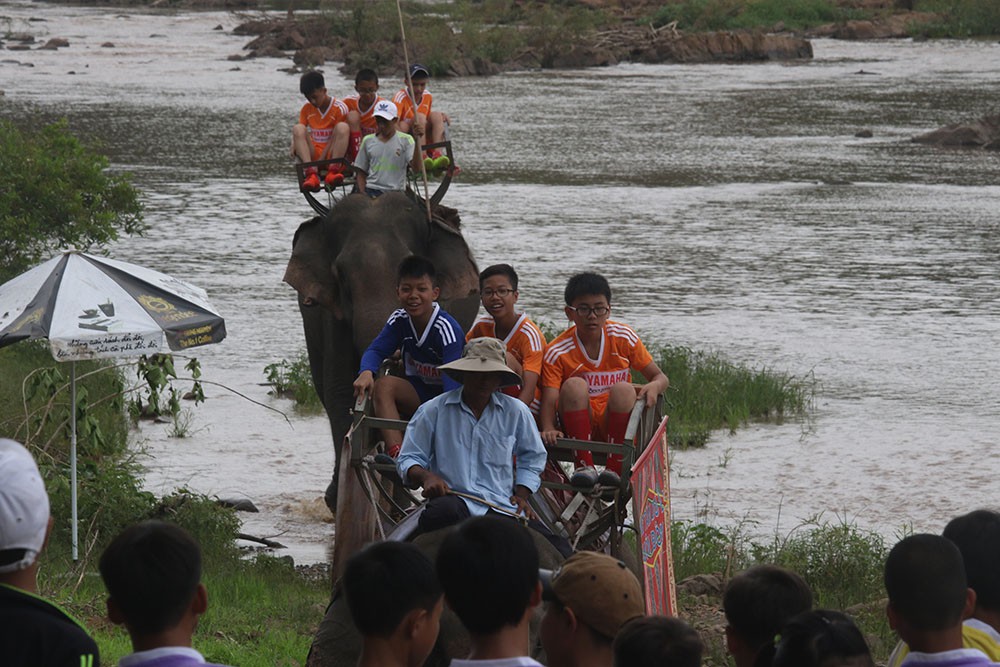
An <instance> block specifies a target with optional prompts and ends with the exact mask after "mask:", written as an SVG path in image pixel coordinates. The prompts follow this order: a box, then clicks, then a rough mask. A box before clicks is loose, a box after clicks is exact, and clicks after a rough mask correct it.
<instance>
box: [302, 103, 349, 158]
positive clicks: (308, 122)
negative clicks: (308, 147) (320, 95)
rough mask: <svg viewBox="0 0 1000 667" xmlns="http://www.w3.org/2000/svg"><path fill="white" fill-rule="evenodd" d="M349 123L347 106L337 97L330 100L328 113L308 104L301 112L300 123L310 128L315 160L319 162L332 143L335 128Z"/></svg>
mask: <svg viewBox="0 0 1000 667" xmlns="http://www.w3.org/2000/svg"><path fill="white" fill-rule="evenodd" d="M342 122H347V105H346V104H344V103H343V102H341V101H340V100H338V99H337V98H335V97H331V98H330V104H329V106H327V108H326V111H325V112H323V111H320V110H319V109H317V108H316V107H315V106H313V104H312V103H311V102H306V103H305V104H304V105H303V106H302V110H301V111H300V112H299V123H300V124H301V125H305V126H306V127H308V128H309V136H311V137H312V142H313V160H318V159H319V158H320V155H322V153H323V149H324V148H326V145H327V144H328V143H330V137H331V136H333V128H334V126H335V125H336V124H337V123H342Z"/></svg>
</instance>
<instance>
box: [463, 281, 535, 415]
mask: <svg viewBox="0 0 1000 667" xmlns="http://www.w3.org/2000/svg"><path fill="white" fill-rule="evenodd" d="M479 294H480V296H481V297H482V300H483V308H485V309H486V315H485V316H483V317H480V318H479V319H477V320H476V322H475V323H474V324H473V325H472V329H471V330H470V331H469V333H467V334H466V335H465V339H466V340H472V339H473V338H481V337H483V336H489V337H491V338H499V339H500V340H502V341H503V343H504V345H505V346H506V347H507V365H508V366H510V368H511V369H512V370H513V371H514V372H515V373H517V374H518V375H520V376H521V385H520V386H519V387H517V386H515V387H504V388H503V389H502V390H501V391H503V393H505V394H508V395H510V396H513V397H514V398H518V399H520V400H521V402H523V403H524V404H525V405H527V406H528V407H529V408H531V412H532V413H534V414H536V415H537V414H538V408H539V406H540V405H541V401H540V395H541V394H540V392H539V391H538V376H539V375H540V374H541V372H542V353H543V352H544V350H545V336H544V335H543V334H542V331H541V329H539V328H538V325H536V324H535V323H534V322H532V321H531V320H529V319H528V316H527V315H525V314H524V313H519V312H517V311H516V310H514V306H515V305H516V304H517V297H518V291H517V272H515V271H514V268H513V267H512V266H511V265H510V264H494V265H493V266H489V267H487V268H486V269H485V270H484V271H483V272H482V273H480V274H479Z"/></svg>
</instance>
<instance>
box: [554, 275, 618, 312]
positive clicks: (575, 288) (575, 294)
mask: <svg viewBox="0 0 1000 667" xmlns="http://www.w3.org/2000/svg"><path fill="white" fill-rule="evenodd" d="M591 294H602V295H604V298H605V299H607V300H608V303H611V286H610V285H608V281H607V279H606V278H605V277H604V276H602V275H601V274H599V273H590V272H589V271H588V272H584V273H578V274H576V275H575V276H573V277H572V278H570V279H569V281H568V282H567V283H566V290H565V292H564V293H563V296H564V297H565V298H566V305H567V306H572V305H573V302H574V301H575V300H576V299H579V298H580V297H581V296H589V295H591Z"/></svg>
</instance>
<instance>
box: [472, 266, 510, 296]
mask: <svg viewBox="0 0 1000 667" xmlns="http://www.w3.org/2000/svg"><path fill="white" fill-rule="evenodd" d="M493 276H503V277H505V278H507V280H508V281H510V288H511V289H512V290H514V291H515V292H516V291H517V271H515V270H514V267H513V266H511V265H510V264H494V265H492V266H487V267H486V268H485V269H483V270H482V272H480V274H479V289H480V290H482V289H483V284H484V283H485V282H486V280H487V278H492V277H493Z"/></svg>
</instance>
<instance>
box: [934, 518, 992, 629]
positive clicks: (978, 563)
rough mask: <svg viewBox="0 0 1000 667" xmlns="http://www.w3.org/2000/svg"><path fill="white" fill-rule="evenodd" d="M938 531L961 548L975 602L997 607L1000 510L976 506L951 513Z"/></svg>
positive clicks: (980, 605)
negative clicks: (999, 511)
mask: <svg viewBox="0 0 1000 667" xmlns="http://www.w3.org/2000/svg"><path fill="white" fill-rule="evenodd" d="M942 535H944V537H946V538H948V539H949V540H951V541H952V542H954V543H955V546H957V547H958V550H959V551H960V552H962V561H963V562H964V563H965V575H966V577H967V578H968V585H969V588H971V589H972V590H974V591H976V606H979V607H984V608H986V609H990V610H993V611H1000V513H997V512H992V511H990V510H976V511H974V512H969V513H968V514H963V515H962V516H959V517H955V518H954V519H952V520H951V521H949V522H948V525H947V526H945V527H944V532H943V533H942Z"/></svg>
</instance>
